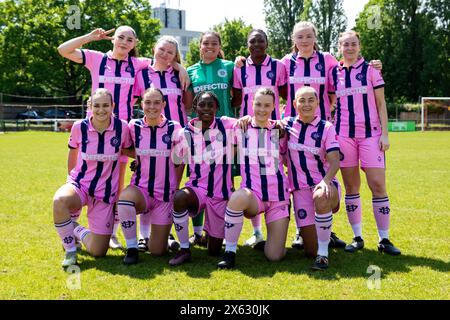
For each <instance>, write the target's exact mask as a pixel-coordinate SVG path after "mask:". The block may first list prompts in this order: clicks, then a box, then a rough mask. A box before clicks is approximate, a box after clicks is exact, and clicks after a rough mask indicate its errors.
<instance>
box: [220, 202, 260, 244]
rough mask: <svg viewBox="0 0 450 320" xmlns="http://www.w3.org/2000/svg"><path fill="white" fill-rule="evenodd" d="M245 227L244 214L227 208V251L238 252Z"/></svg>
mask: <svg viewBox="0 0 450 320" xmlns="http://www.w3.org/2000/svg"><path fill="white" fill-rule="evenodd" d="M252 221H253V219H252ZM243 225H244V213H243V212H242V211H234V210H231V209H230V208H228V207H227V210H226V211H225V240H226V242H225V244H226V245H225V251H231V252H236V249H237V243H238V240H239V236H240V235H241V231H242V226H243Z"/></svg>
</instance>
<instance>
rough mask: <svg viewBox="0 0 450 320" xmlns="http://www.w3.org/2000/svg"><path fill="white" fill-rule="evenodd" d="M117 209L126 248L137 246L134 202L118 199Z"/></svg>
mask: <svg viewBox="0 0 450 320" xmlns="http://www.w3.org/2000/svg"><path fill="white" fill-rule="evenodd" d="M117 209H118V210H117V212H118V214H119V219H120V224H121V226H122V232H123V235H124V237H125V240H126V242H127V248H128V249H129V248H137V235H136V208H135V204H134V202H133V201H125V200H119V201H118V202H117Z"/></svg>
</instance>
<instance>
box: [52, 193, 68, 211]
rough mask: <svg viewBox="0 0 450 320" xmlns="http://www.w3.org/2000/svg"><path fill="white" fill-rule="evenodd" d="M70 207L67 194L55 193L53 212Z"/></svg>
mask: <svg viewBox="0 0 450 320" xmlns="http://www.w3.org/2000/svg"><path fill="white" fill-rule="evenodd" d="M67 209H69V198H68V197H66V196H61V195H57V194H56V195H55V196H54V197H53V212H54V213H59V212H61V211H63V210H67Z"/></svg>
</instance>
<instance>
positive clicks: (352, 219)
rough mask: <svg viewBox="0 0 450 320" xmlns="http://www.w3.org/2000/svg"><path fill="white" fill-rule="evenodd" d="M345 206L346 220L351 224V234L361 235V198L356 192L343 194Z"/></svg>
mask: <svg viewBox="0 0 450 320" xmlns="http://www.w3.org/2000/svg"><path fill="white" fill-rule="evenodd" d="M345 208H346V210H347V218H348V222H349V223H350V225H351V226H352V229H353V234H354V235H355V237H361V236H362V226H361V220H362V207H361V198H360V197H359V193H358V194H352V195H350V194H349V195H346V196H345Z"/></svg>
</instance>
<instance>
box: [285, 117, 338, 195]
mask: <svg viewBox="0 0 450 320" xmlns="http://www.w3.org/2000/svg"><path fill="white" fill-rule="evenodd" d="M283 122H284V124H285V129H286V134H287V139H286V140H285V141H284V143H285V148H287V150H288V151H287V155H288V156H287V167H288V177H289V187H290V188H291V190H292V191H294V190H300V189H304V188H308V187H309V188H311V187H314V186H316V185H317V184H319V182H320V181H321V180H322V179H323V178H324V177H325V176H326V174H327V172H328V169H329V168H330V165H329V164H328V162H327V161H326V155H327V153H329V152H333V151H339V143H338V141H337V137H336V131H335V129H334V126H333V124H332V123H331V122H329V121H325V120H321V119H320V117H319V116H316V117H315V118H314V120H313V121H312V122H311V123H304V122H303V121H301V120H300V119H299V118H298V116H297V117H288V118H285V119H284V120H283Z"/></svg>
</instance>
